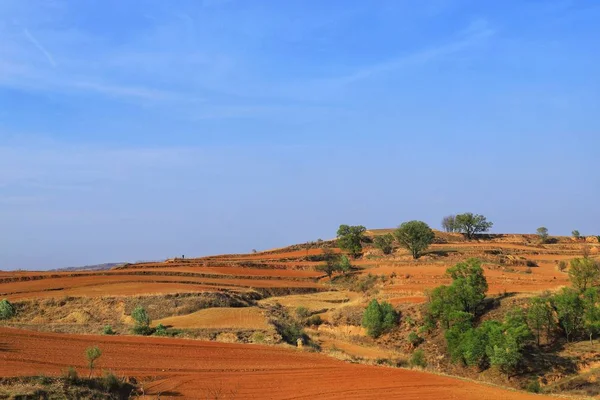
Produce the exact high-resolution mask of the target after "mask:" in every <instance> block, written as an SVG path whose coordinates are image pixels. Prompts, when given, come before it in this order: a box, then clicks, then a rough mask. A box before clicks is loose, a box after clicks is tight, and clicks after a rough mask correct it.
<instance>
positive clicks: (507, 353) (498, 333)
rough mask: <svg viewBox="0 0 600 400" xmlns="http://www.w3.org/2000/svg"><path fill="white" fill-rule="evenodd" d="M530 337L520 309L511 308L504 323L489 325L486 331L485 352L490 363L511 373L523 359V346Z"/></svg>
mask: <svg viewBox="0 0 600 400" xmlns="http://www.w3.org/2000/svg"><path fill="white" fill-rule="evenodd" d="M531 338H532V334H531V331H530V330H529V327H528V326H527V323H526V322H525V316H524V315H523V313H522V312H521V310H513V311H511V312H509V313H508V314H507V315H506V317H505V318H504V323H502V324H498V325H495V326H493V327H491V329H490V330H489V332H488V344H487V347H486V353H487V356H488V357H489V360H490V365H492V366H496V367H498V368H499V369H500V370H501V371H502V372H504V373H506V374H511V373H512V372H514V371H515V370H516V369H517V367H518V366H519V364H520V363H521V360H522V359H523V348H524V347H525V346H526V345H527V343H528V342H529V340H530V339H531Z"/></svg>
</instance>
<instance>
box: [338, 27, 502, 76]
mask: <svg viewBox="0 0 600 400" xmlns="http://www.w3.org/2000/svg"><path fill="white" fill-rule="evenodd" d="M495 33H496V31H495V30H494V29H492V28H490V27H489V25H488V24H487V22H486V21H485V20H477V21H474V22H473V23H471V24H470V25H469V26H468V27H467V28H466V29H465V30H463V32H462V34H461V36H462V38H460V39H459V40H456V41H454V42H451V43H448V44H445V45H442V46H438V47H432V48H428V49H425V50H421V51H418V52H416V53H413V54H409V55H406V56H403V57H400V58H397V59H395V60H392V61H388V62H384V63H380V64H375V65H372V66H368V67H365V68H363V69H361V70H359V71H357V72H354V73H353V74H350V75H347V76H343V77H340V78H336V79H333V80H332V82H335V83H337V84H340V85H345V84H351V83H354V82H357V81H360V80H363V79H366V78H369V77H371V76H373V75H377V74H381V73H384V72H388V71H393V70H396V69H398V68H402V67H404V66H408V65H414V64H422V63H426V62H428V61H431V60H435V59H438V58H440V57H443V56H448V55H451V54H454V53H457V52H459V51H462V50H464V49H467V48H469V47H472V46H474V45H475V44H477V43H480V42H482V41H483V40H485V39H487V38H489V37H491V36H493V35H494V34H495Z"/></svg>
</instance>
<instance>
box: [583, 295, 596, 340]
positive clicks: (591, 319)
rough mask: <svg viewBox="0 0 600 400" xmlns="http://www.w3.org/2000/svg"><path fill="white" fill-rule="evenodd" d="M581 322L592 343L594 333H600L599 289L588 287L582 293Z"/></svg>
mask: <svg viewBox="0 0 600 400" xmlns="http://www.w3.org/2000/svg"><path fill="white" fill-rule="evenodd" d="M583 308H584V315H583V324H584V327H585V330H586V332H587V334H588V335H589V337H590V344H593V338H594V335H597V334H599V333H600V289H598V288H595V287H594V288H589V289H587V290H586V291H585V293H584V294H583Z"/></svg>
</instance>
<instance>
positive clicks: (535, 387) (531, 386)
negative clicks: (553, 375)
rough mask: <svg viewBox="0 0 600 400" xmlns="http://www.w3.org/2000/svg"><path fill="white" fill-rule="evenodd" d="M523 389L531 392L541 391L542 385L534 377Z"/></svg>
mask: <svg viewBox="0 0 600 400" xmlns="http://www.w3.org/2000/svg"><path fill="white" fill-rule="evenodd" d="M525 390H527V391H528V392H531V393H541V392H542V387H541V386H540V382H539V381H538V380H537V379H534V380H532V381H530V382H529V383H528V384H527V386H526V387H525Z"/></svg>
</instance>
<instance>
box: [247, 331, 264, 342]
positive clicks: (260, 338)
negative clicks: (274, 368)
mask: <svg viewBox="0 0 600 400" xmlns="http://www.w3.org/2000/svg"><path fill="white" fill-rule="evenodd" d="M250 340H252V343H264V342H265V334H264V333H263V332H254V333H253V334H252V337H251V338H250Z"/></svg>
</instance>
